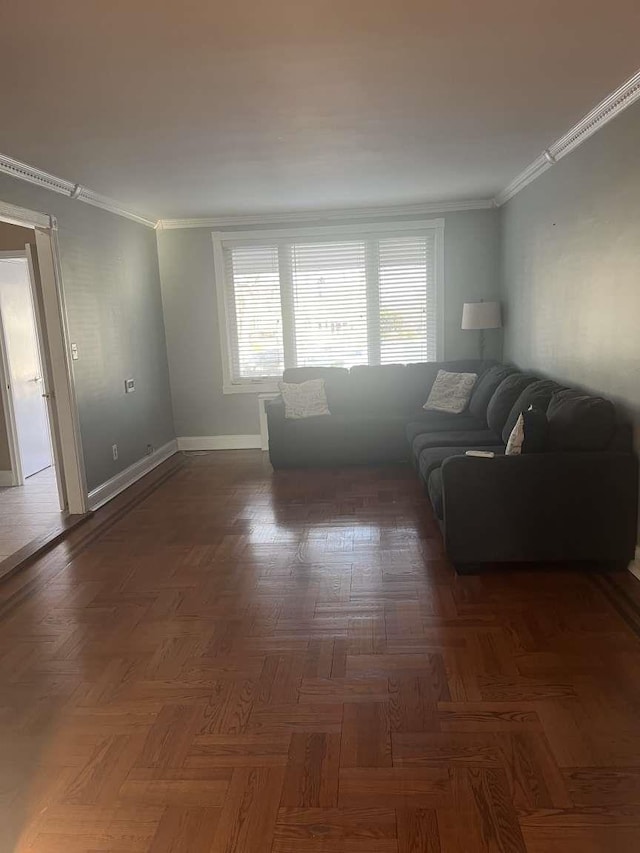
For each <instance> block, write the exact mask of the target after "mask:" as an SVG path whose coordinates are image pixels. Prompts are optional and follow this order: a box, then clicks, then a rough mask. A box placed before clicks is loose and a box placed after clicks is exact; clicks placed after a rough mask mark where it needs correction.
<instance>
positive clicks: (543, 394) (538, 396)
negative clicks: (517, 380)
mask: <svg viewBox="0 0 640 853" xmlns="http://www.w3.org/2000/svg"><path fill="white" fill-rule="evenodd" d="M563 387H564V386H563V385H559V384H558V383H557V382H554V381H553V380H552V379H538V380H536V381H535V382H532V383H531V385H528V386H527V387H526V388H525V389H524V391H523V392H522V394H520V396H519V397H518V399H517V400H516V401H515V403H514V404H513V406H512V408H511V411H510V412H509V416H508V417H507V420H506V421H505V422H504V426H503V428H502V440H503V441H504V443H505V444H506V443H507V442H508V441H509V436H510V435H511V433H512V432H513V428H514V426H515V425H516V421H517V420H518V418H519V416H520V415H521V414H522V412H526V411H527V409H529V408H530V407H531V406H533V408H534V409H540V410H541V411H542V412H546V411H547V408H548V407H549V401H550V400H551V397H552V395H553V394H555V393H556V391H562V390H563Z"/></svg>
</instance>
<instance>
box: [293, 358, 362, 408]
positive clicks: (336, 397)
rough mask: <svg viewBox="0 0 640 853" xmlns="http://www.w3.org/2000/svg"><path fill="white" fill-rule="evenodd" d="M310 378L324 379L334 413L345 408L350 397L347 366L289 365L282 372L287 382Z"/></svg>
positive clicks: (297, 381) (329, 403) (305, 380)
mask: <svg viewBox="0 0 640 853" xmlns="http://www.w3.org/2000/svg"><path fill="white" fill-rule="evenodd" d="M309 379H324V390H325V393H326V395H327V404H328V406H329V410H330V411H331V412H332V413H333V414H338V413H340V412H341V411H343V410H344V408H345V407H346V406H347V404H348V402H349V398H350V393H349V385H350V383H349V371H348V370H347V369H346V367H288V368H287V369H286V370H285V371H284V373H283V374H282V381H283V382H287V383H299V382H307V381H308V380H309Z"/></svg>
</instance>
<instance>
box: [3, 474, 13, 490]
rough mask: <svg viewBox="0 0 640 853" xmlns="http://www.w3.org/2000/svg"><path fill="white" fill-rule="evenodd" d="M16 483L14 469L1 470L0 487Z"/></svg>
mask: <svg viewBox="0 0 640 853" xmlns="http://www.w3.org/2000/svg"><path fill="white" fill-rule="evenodd" d="M13 485H15V484H14V482H13V471H0V488H2V489H4V488H6V487H7V486H13Z"/></svg>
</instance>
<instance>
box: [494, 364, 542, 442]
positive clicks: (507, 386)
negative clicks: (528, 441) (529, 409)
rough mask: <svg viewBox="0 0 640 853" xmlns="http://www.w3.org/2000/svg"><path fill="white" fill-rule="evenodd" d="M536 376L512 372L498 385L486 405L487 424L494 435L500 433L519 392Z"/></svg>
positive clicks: (533, 380) (535, 378)
mask: <svg viewBox="0 0 640 853" xmlns="http://www.w3.org/2000/svg"><path fill="white" fill-rule="evenodd" d="M537 378H538V377H537V376H531V374H529V373H512V374H511V375H510V376H507V378H506V379H503V380H502V382H501V383H500V384H499V385H498V387H497V388H496V390H495V392H494V394H493V397H492V398H491V399H490V400H489V405H488V406H487V426H488V427H489V429H492V430H493V431H494V432H495V434H496V435H501V433H502V430H503V428H504V425H505V421H506V420H507V418H508V417H509V412H510V411H511V409H512V408H513V405H514V403H515V402H516V400H517V399H518V397H519V396H520V394H522V392H523V391H524V389H525V388H526V387H527V386H528V385H531V383H532V382H535V381H536V380H537Z"/></svg>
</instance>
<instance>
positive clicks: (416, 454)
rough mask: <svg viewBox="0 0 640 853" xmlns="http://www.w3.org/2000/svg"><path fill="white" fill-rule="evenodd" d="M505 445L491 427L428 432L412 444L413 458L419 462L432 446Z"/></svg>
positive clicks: (475, 446) (482, 446)
mask: <svg viewBox="0 0 640 853" xmlns="http://www.w3.org/2000/svg"><path fill="white" fill-rule="evenodd" d="M498 446H499V447H503V445H501V444H500V438H499V437H498V436H497V435H496V434H495V433H494V432H492V431H491V430H490V429H480V430H468V431H465V430H460V431H458V432H426V433H422V435H418V436H416V438H414V440H413V442H412V444H411V452H412V456H413V459H414V460H415V462H416V463H417V462H418V460H419V458H420V454H421V453H422V451H423V450H426V449H427V448H430V447H464V448H465V450H466V449H468V448H469V449H470V448H484V447H498Z"/></svg>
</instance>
